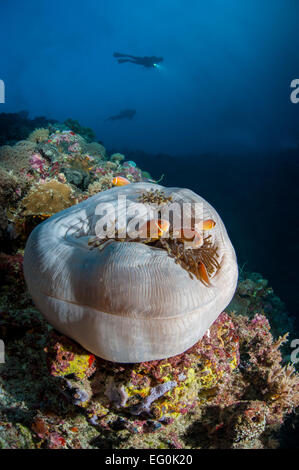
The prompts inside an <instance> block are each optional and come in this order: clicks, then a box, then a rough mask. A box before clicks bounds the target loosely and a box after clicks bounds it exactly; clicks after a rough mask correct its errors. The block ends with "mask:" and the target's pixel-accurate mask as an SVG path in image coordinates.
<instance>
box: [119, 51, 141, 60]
mask: <svg viewBox="0 0 299 470" xmlns="http://www.w3.org/2000/svg"><path fill="white" fill-rule="evenodd" d="M113 57H130V58H131V59H139V57H137V56H135V55H130V54H121V53H120V52H114V54H113Z"/></svg>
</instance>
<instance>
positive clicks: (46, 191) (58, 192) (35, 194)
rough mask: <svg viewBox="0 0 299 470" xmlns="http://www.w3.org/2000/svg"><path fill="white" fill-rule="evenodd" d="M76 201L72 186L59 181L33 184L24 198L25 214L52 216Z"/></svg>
mask: <svg viewBox="0 0 299 470" xmlns="http://www.w3.org/2000/svg"><path fill="white" fill-rule="evenodd" d="M73 203H74V201H73V199H72V188H71V187H70V186H69V185H68V184H64V183H60V182H59V181H55V180H52V181H48V182H45V183H39V184H37V185H36V186H33V187H32V188H31V189H30V191H29V193H28V194H27V196H26V197H24V199H23V200H22V205H23V207H24V215H33V216H34V215H35V216H40V215H44V216H46V217H50V216H51V215H53V214H56V212H59V211H62V210H63V209H66V208H67V207H70V206H71V205H72V204H73Z"/></svg>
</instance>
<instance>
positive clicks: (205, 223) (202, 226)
mask: <svg viewBox="0 0 299 470" xmlns="http://www.w3.org/2000/svg"><path fill="white" fill-rule="evenodd" d="M215 225H216V222H214V220H212V219H207V220H201V221H200V222H199V224H197V229H198V230H211V229H212V228H214V227H215Z"/></svg>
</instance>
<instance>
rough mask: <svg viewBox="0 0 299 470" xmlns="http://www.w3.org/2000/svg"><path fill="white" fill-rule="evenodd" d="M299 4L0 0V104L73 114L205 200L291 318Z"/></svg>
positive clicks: (4, 108)
mask: <svg viewBox="0 0 299 470" xmlns="http://www.w3.org/2000/svg"><path fill="white" fill-rule="evenodd" d="M298 13H299V5H298V2H297V1H296V0H264V1H263V2H261V1H260V0H243V1H242V2H240V1H239V0H227V1H226V2H223V1H222V0H210V1H209V2H203V1H199V0H189V1H188V2H185V1H183V0H172V1H170V0H163V1H161V0H152V1H151V2H145V1H144V2H140V1H137V0H129V1H127V2H123V1H122V0H111V1H109V2H104V1H102V0H87V1H85V2H81V1H78V0H72V1H71V0H65V1H63V2H61V1H58V0H52V1H51V2H50V3H49V2H43V1H37V0H28V1H27V2H24V1H22V0H16V1H14V2H4V1H2V2H1V5H0V15H1V16H0V18H1V19H0V21H1V28H0V79H1V80H3V83H4V84H5V102H4V103H1V104H0V112H5V113H10V112H18V111H20V110H28V111H29V113H30V114H29V115H30V117H35V116H41V115H42V116H46V117H47V118H50V119H57V120H59V121H64V120H65V119H66V118H68V117H71V118H73V119H78V120H79V121H80V123H81V124H82V125H84V126H89V127H91V128H92V129H93V130H94V131H95V133H96V137H97V139H98V140H100V141H102V142H103V143H104V145H105V147H106V148H107V149H108V150H109V151H111V152H112V151H113V150H115V151H123V152H124V153H125V154H126V156H127V158H128V159H131V160H134V161H136V162H137V163H138V164H139V165H140V166H141V167H142V169H144V170H148V171H150V172H151V173H152V174H153V175H154V176H155V177H157V178H158V177H159V176H161V174H162V173H164V174H165V177H164V180H163V184H166V185H173V186H185V187H190V188H191V189H193V190H195V191H196V192H198V193H199V194H201V195H202V196H204V197H206V198H207V199H208V200H209V201H210V202H211V203H212V204H213V205H214V206H215V207H216V208H217V210H218V211H219V212H220V214H221V215H222V217H223V219H224V221H225V223H226V226H227V228H228V231H229V233H230V236H231V238H232V241H233V243H234V245H235V247H236V250H237V254H238V258H239V260H240V263H245V262H247V263H248V268H249V269H251V270H255V271H258V272H261V273H262V274H263V275H264V276H265V277H267V278H268V279H269V280H270V283H271V285H273V286H274V288H275V290H276V291H277V293H278V294H279V295H280V296H281V298H282V299H283V300H284V301H286V302H287V303H288V306H289V309H290V310H291V311H292V312H293V313H295V312H296V310H297V308H298V302H297V292H296V288H297V270H296V267H297V264H298V245H297V239H298V236H297V235H298V231H297V226H298V224H297V207H298V205H297V204H298V191H297V181H298V179H297V176H298V163H297V162H298V142H299V140H298V138H299V104H298V105H296V104H294V103H292V102H291V100H290V93H291V88H290V84H291V82H292V80H294V79H296V78H297V76H298V74H299V72H298V46H299V35H298V24H297V23H298ZM115 52H117V53H120V54H130V55H133V56H135V57H141V58H142V57H145V56H146V57H152V56H154V57H156V58H159V57H162V58H163V61H161V62H159V61H157V60H156V62H157V63H155V62H154V61H153V65H154V64H155V66H152V67H146V66H144V65H142V64H140V63H139V64H138V61H137V63H136V59H132V58H131V62H130V61H124V62H121V63H119V62H118V60H119V59H121V57H114V55H113V54H114V53H115ZM132 60H133V62H134V60H135V63H132ZM154 60H155V59H154ZM126 110H133V111H134V112H133V113H131V116H130V113H129V115H126V113H125V114H124V115H122V113H123V112H124V111H126ZM111 117H116V119H114V118H113V119H109V118H111ZM117 117H122V118H121V119H117Z"/></svg>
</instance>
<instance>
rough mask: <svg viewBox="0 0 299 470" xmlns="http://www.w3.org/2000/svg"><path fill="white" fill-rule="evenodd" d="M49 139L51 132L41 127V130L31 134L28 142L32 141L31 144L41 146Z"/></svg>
mask: <svg viewBox="0 0 299 470" xmlns="http://www.w3.org/2000/svg"><path fill="white" fill-rule="evenodd" d="M48 137H49V130H48V129H44V128H42V127H41V128H40V129H35V130H34V131H33V132H31V133H30V134H29V136H28V140H30V142H36V143H37V144H39V143H41V142H46V140H48Z"/></svg>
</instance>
